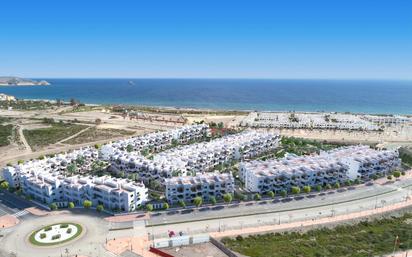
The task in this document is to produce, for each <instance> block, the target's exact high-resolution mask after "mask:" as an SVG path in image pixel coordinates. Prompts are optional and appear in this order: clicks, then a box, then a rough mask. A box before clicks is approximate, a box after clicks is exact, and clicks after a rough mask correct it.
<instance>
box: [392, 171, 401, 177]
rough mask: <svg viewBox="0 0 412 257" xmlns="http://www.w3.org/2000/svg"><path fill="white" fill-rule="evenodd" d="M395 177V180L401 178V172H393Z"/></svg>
mask: <svg viewBox="0 0 412 257" xmlns="http://www.w3.org/2000/svg"><path fill="white" fill-rule="evenodd" d="M393 176H394V177H395V178H399V177H400V176H401V172H400V171H398V170H395V171H394V172H393Z"/></svg>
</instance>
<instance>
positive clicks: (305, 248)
mask: <svg viewBox="0 0 412 257" xmlns="http://www.w3.org/2000/svg"><path fill="white" fill-rule="evenodd" d="M397 235H398V236H399V240H400V244H399V245H398V246H397V247H396V250H397V251H398V250H405V249H410V247H411V246H412V214H407V215H405V216H403V217H401V218H388V219H382V220H374V221H371V222H362V223H359V224H357V225H353V226H350V225H342V226H338V227H336V228H334V229H318V230H311V231H309V232H307V233H304V234H300V233H285V234H280V233H276V234H273V233H271V234H265V235H258V236H249V237H245V238H242V237H241V236H238V237H237V238H236V239H229V238H225V239H223V240H222V242H223V243H224V244H225V245H226V246H227V247H229V248H230V249H232V250H234V251H236V252H239V253H241V254H244V255H247V256H251V257H270V256H273V257H290V256H302V257H321V256H322V257H327V256H333V257H339V256H348V257H349V256H351V257H363V256H365V257H366V256H380V255H382V254H389V253H391V252H392V251H393V247H394V241H395V238H396V236H397Z"/></svg>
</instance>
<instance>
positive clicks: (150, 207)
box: [146, 203, 153, 211]
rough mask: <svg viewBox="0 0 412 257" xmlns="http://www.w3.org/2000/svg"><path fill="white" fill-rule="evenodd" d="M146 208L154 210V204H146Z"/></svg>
mask: <svg viewBox="0 0 412 257" xmlns="http://www.w3.org/2000/svg"><path fill="white" fill-rule="evenodd" d="M146 210H147V211H153V204H150V203H148V204H146Z"/></svg>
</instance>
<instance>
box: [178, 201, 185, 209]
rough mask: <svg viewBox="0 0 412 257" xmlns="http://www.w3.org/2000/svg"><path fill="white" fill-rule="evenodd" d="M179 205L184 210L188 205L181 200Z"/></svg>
mask: <svg viewBox="0 0 412 257" xmlns="http://www.w3.org/2000/svg"><path fill="white" fill-rule="evenodd" d="M179 205H180V207H182V208H186V203H185V202H184V201H183V200H179Z"/></svg>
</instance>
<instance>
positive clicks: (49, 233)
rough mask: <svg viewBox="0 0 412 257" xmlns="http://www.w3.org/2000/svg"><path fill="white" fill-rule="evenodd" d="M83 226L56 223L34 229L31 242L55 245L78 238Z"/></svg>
mask: <svg viewBox="0 0 412 257" xmlns="http://www.w3.org/2000/svg"><path fill="white" fill-rule="evenodd" d="M82 231H83V227H82V226H81V225H79V224H76V223H71V222H69V223H56V224H52V225H48V226H45V227H43V228H41V229H39V230H36V231H34V232H33V233H31V234H30V236H29V241H30V243H31V244H33V245H36V246H53V245H60V244H63V243H66V242H69V241H71V240H73V239H75V238H78V237H79V236H80V235H81V234H82Z"/></svg>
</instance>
